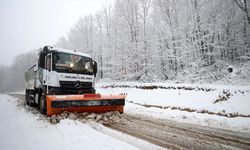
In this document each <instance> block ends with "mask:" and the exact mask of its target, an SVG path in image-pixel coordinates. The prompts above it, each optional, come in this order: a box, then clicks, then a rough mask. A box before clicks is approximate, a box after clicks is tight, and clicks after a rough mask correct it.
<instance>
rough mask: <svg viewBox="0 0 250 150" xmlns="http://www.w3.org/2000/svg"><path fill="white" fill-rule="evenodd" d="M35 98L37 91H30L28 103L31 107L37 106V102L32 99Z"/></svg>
mask: <svg viewBox="0 0 250 150" xmlns="http://www.w3.org/2000/svg"><path fill="white" fill-rule="evenodd" d="M34 98H35V92H34V91H29V94H28V105H29V106H30V107H35V106H36V104H35V103H34V102H32V101H34Z"/></svg>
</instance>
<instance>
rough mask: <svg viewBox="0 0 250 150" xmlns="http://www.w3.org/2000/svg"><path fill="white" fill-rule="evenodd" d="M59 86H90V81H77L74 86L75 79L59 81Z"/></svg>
mask: <svg viewBox="0 0 250 150" xmlns="http://www.w3.org/2000/svg"><path fill="white" fill-rule="evenodd" d="M59 83H60V87H62V88H83V89H85V88H90V87H92V82H78V85H77V86H76V81H59Z"/></svg>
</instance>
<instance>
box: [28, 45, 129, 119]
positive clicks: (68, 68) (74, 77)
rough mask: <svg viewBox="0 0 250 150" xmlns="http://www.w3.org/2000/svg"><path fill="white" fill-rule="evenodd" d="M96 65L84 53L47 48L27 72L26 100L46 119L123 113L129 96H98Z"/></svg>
mask: <svg viewBox="0 0 250 150" xmlns="http://www.w3.org/2000/svg"><path fill="white" fill-rule="evenodd" d="M96 74H97V63H96V62H95V61H94V60H93V59H92V58H91V57H90V56H89V55H88V54H85V53H81V52H77V51H72V50H66V49H61V48H53V47H50V46H45V47H44V48H42V49H40V52H39V55H38V62H37V63H36V64H35V65H34V66H32V67H31V68H29V69H28V71H26V72H25V88H26V91H25V101H26V103H27V104H28V105H30V106H38V108H39V110H40V112H41V113H42V114H45V115H47V116H52V115H57V114H60V113H62V112H63V111H68V112H78V113H81V112H90V113H92V112H94V113H103V112H108V111H118V112H120V113H123V108H124V105H125V98H126V95H124V94H120V95H111V94H110V95H101V94H96V90H95V88H94V83H95V78H96Z"/></svg>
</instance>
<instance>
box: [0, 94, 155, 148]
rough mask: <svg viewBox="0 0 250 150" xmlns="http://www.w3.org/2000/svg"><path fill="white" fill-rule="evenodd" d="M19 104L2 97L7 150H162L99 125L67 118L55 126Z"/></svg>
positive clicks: (0, 128) (2, 138) (1, 137)
mask: <svg viewBox="0 0 250 150" xmlns="http://www.w3.org/2000/svg"><path fill="white" fill-rule="evenodd" d="M17 105H18V102H17V99H16V98H13V97H11V96H8V95H0V107H1V109H0V120H1V124H0V145H1V149H4V150H11V149H15V150H19V149H20V150H33V149H41V150H45V149H48V150H49V149H60V150H69V149H74V150H79V149H91V150H92V149H109V150H110V149H124V150H127V149H159V147H157V146H155V145H153V144H150V143H148V142H145V141H142V140H140V139H137V138H134V137H131V136H128V135H125V134H122V133H120V132H117V131H114V130H111V129H108V128H106V127H104V126H102V125H101V124H97V123H95V122H89V123H86V124H83V123H81V122H80V121H77V120H70V119H63V120H61V121H60V123H58V124H55V125H53V124H51V123H49V122H48V121H47V120H46V119H42V118H41V117H39V115H35V114H32V113H30V112H27V111H25V109H24V108H23V107H17ZM125 139H126V140H125Z"/></svg>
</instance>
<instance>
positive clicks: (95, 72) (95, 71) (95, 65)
mask: <svg viewBox="0 0 250 150" xmlns="http://www.w3.org/2000/svg"><path fill="white" fill-rule="evenodd" d="M93 65H94V76H95V77H96V74H97V63H96V61H93Z"/></svg>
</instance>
